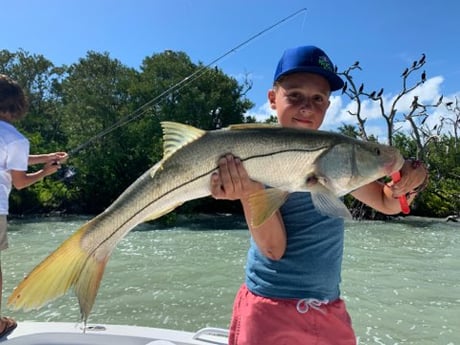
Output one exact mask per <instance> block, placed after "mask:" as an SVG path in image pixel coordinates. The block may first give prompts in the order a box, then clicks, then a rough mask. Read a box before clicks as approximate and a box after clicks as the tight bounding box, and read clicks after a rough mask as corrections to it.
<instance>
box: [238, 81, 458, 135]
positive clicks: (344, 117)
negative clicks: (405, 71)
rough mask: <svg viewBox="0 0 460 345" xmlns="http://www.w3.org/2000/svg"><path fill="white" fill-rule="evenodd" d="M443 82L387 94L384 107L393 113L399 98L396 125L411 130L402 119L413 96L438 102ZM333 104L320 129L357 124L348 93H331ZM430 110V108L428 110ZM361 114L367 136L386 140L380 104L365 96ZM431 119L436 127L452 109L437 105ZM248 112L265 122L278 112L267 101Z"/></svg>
mask: <svg viewBox="0 0 460 345" xmlns="http://www.w3.org/2000/svg"><path fill="white" fill-rule="evenodd" d="M443 82H444V78H443V77H442V76H436V77H432V78H429V79H427V80H426V82H425V83H423V84H421V85H420V86H419V87H417V88H416V89H414V90H412V91H411V92H409V93H408V94H406V95H404V96H402V97H401V98H399V99H398V97H399V94H391V93H389V94H384V95H382V97H383V108H384V111H385V112H386V113H389V112H390V109H391V107H392V105H393V103H394V102H395V101H397V103H396V105H395V107H396V109H397V114H398V115H397V119H399V120H401V121H402V122H398V123H397V125H396V127H397V128H399V129H401V130H403V131H410V126H409V124H408V122H407V121H403V120H404V119H403V116H404V114H407V113H409V112H410V110H411V106H412V102H413V100H414V96H417V97H418V102H419V103H420V104H424V105H434V104H436V103H437V102H438V100H439V97H440V96H441V94H442V93H441V89H442V88H441V87H442V83H443ZM456 97H457V98H459V99H460V91H459V92H457V93H454V94H452V95H448V96H447V95H444V97H443V103H445V102H448V101H455V98H456ZM330 101H331V105H330V106H329V109H328V111H327V114H326V117H325V119H324V122H323V125H322V126H321V129H323V130H333V131H335V130H337V128H339V127H341V126H343V125H357V124H358V121H357V118H356V116H353V115H350V113H349V112H352V113H354V112H356V107H357V105H356V103H355V102H351V101H350V100H349V98H348V97H347V96H344V95H340V94H337V95H335V94H333V95H332V96H331V99H330ZM428 110H430V109H428ZM360 113H361V116H362V117H363V118H365V119H366V124H365V127H366V132H367V134H368V135H374V136H375V137H377V138H379V139H380V141H386V140H387V125H386V122H385V120H384V118H383V117H382V114H381V108H380V103H379V102H375V101H371V100H368V99H365V100H363V101H362V103H361V110H360ZM429 113H430V116H429V118H428V119H427V120H426V122H425V125H426V126H428V128H433V126H434V125H436V124H439V122H440V120H441V118H442V117H452V116H453V114H452V112H448V111H446V107H445V106H444V105H441V106H439V107H437V108H433V109H432V111H431V112H430V111H429ZM246 115H249V116H254V117H255V118H256V120H257V121H260V122H263V121H265V120H266V119H268V118H269V117H270V116H271V115H276V114H275V111H274V110H272V109H271V108H270V105H269V103H268V101H267V102H265V103H264V104H263V105H262V106H260V107H258V108H257V109H255V110H250V111H248V112H247V113H246Z"/></svg>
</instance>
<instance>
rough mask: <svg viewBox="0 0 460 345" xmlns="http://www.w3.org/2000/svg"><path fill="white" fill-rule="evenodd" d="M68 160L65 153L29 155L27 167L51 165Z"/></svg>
mask: <svg viewBox="0 0 460 345" xmlns="http://www.w3.org/2000/svg"><path fill="white" fill-rule="evenodd" d="M67 158H68V155H67V153H66V152H54V153H46V154H40V155H29V161H28V165H36V164H46V163H49V162H53V163H64V162H65V161H66V160H67Z"/></svg>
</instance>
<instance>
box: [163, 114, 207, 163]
mask: <svg viewBox="0 0 460 345" xmlns="http://www.w3.org/2000/svg"><path fill="white" fill-rule="evenodd" d="M161 127H162V128H163V159H166V158H168V157H170V156H171V155H172V154H173V153H174V152H176V151H177V150H179V149H180V148H182V147H184V146H186V145H187V144H189V143H191V142H192V141H195V140H197V139H199V138H201V137H202V136H203V135H205V134H206V131H204V130H202V129H199V128H196V127H193V126H189V125H185V124H183V123H177V122H171V121H163V122H161Z"/></svg>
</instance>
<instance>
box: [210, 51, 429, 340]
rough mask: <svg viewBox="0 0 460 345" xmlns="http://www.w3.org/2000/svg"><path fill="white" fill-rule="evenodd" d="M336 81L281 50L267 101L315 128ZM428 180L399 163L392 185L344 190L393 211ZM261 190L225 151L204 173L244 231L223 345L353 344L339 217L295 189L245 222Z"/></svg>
mask: <svg viewBox="0 0 460 345" xmlns="http://www.w3.org/2000/svg"><path fill="white" fill-rule="evenodd" d="M343 85H344V82H343V80H342V79H341V78H340V77H339V76H338V75H337V74H336V73H335V71H334V65H333V64H332V62H331V60H330V59H329V57H328V56H327V55H326V53H325V52H324V51H323V50H321V49H320V48H318V47H314V46H302V47H297V48H293V49H288V50H286V51H285V52H284V54H283V56H282V58H281V60H280V61H279V63H278V66H277V68H276V71H275V76H274V85H273V88H272V89H270V90H269V91H268V100H269V103H270V107H271V108H272V109H273V110H275V111H276V113H277V117H278V122H279V123H280V125H281V126H284V127H291V128H299V129H313V130H318V129H319V128H320V126H321V124H322V122H323V120H324V117H325V115H326V111H327V109H328V107H329V105H330V100H329V98H330V95H331V92H332V91H336V90H339V89H341V88H342V87H343ZM333 164H334V162H331V168H334V167H333ZM335 168H339V167H335ZM427 179H428V172H427V169H426V168H425V167H424V165H423V164H421V163H420V162H418V161H413V160H406V161H405V163H404V165H403V167H402V169H401V180H400V181H399V182H398V183H392V182H390V183H389V184H383V183H381V182H379V181H375V182H372V183H370V184H368V185H365V186H363V187H361V188H358V189H357V190H355V191H353V192H352V193H351V194H352V195H353V196H354V197H355V198H356V199H358V200H360V201H361V202H363V203H365V204H367V205H368V206H370V207H372V208H374V209H376V210H377V211H379V212H382V213H385V214H398V213H399V212H400V211H401V205H400V202H399V200H398V198H399V197H400V196H405V195H407V198H408V203H409V204H410V203H411V202H412V201H413V199H414V197H415V195H416V191H417V190H419V189H420V186H424V185H426V183H427ZM306 182H307V181H306ZM264 188H265V186H264V185H263V184H261V183H259V182H257V181H253V180H251V178H250V176H248V173H247V171H246V170H245V168H244V165H243V164H242V162H241V161H240V160H239V159H238V157H234V156H233V155H231V153H229V154H227V155H226V156H225V157H222V158H221V159H220V160H219V171H218V173H215V174H213V175H212V177H211V192H212V195H213V197H214V198H216V199H228V200H238V199H239V200H240V201H241V203H242V206H243V210H244V214H245V217H246V219H247V222H248V227H249V230H250V233H251V244H250V249H249V252H248V259H247V264H246V279H245V284H243V285H242V287H241V288H240V290H239V291H238V294H237V296H236V299H235V303H234V306H233V316H232V321H231V327H230V341H229V344H230V345H259V344H264V345H271V344H273V345H275V344H277V345H279V344H289V345H296V344H299V345H300V344H302V345H304V344H331V345H332V344H333V345H342V344H343V345H352V344H356V337H355V334H354V331H353V328H352V325H351V319H350V316H349V314H348V312H347V310H346V307H345V303H344V301H343V300H342V299H341V298H340V288H339V285H340V279H341V277H340V275H341V273H340V272H341V265H342V255H343V244H344V220H343V218H340V217H331V216H327V215H323V214H321V213H320V212H318V211H317V210H316V209H315V207H314V205H313V203H312V199H311V194H310V193H309V192H296V193H291V194H290V195H289V197H288V199H287V200H286V202H285V203H284V204H283V206H282V207H280V209H279V210H278V211H277V212H276V213H275V214H274V215H273V216H271V217H270V218H269V219H268V220H267V221H265V222H264V223H263V224H262V225H260V226H258V227H254V226H251V222H250V219H252V217H251V207H250V203H249V195H251V194H254V193H256V192H257V191H260V190H262V189H264Z"/></svg>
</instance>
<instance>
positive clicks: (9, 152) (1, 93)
mask: <svg viewBox="0 0 460 345" xmlns="http://www.w3.org/2000/svg"><path fill="white" fill-rule="evenodd" d="M27 109H28V102H27V98H26V96H25V94H24V91H23V89H22V88H21V87H20V86H19V84H18V83H17V82H16V81H14V80H12V79H11V78H9V77H8V76H6V75H3V74H0V251H3V250H5V249H7V248H8V238H7V231H6V230H7V215H8V198H9V194H10V191H11V188H12V186H14V187H15V188H17V189H22V188H25V187H28V186H30V185H31V184H33V183H35V182H37V181H39V180H41V179H42V178H44V177H45V176H48V175H51V174H53V173H55V172H56V171H57V170H58V169H59V168H60V163H61V162H64V161H65V160H66V159H67V154H66V153H65V152H54V153H48V154H40V155H29V141H28V140H27V138H25V137H24V136H23V135H22V134H21V133H19V131H18V130H17V129H16V128H15V127H14V126H13V125H12V122H14V121H16V120H20V119H21V118H23V117H24V115H25V114H26V112H27ZM35 164H43V168H42V169H41V170H38V171H36V172H33V173H27V168H28V166H29V165H35ZM2 283H3V279H2V271H1V267H0V306H1V299H2ZM16 327H17V324H16V321H15V320H14V319H12V318H10V317H6V316H3V317H0V340H1V339H2V338H4V337H6V336H7V335H8V334H10V333H11V332H12V331H13V330H14V329H15V328H16Z"/></svg>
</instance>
